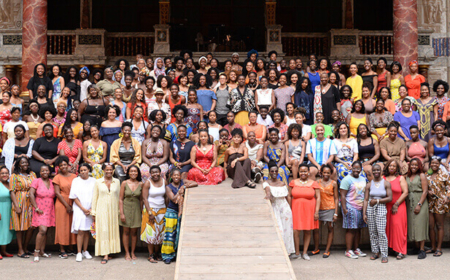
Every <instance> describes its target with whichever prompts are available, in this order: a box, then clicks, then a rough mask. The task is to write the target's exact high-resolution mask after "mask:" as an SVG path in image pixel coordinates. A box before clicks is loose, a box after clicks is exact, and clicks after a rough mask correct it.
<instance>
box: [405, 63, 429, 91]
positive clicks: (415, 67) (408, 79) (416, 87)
mask: <svg viewBox="0 0 450 280" xmlns="http://www.w3.org/2000/svg"><path fill="white" fill-rule="evenodd" d="M409 73H410V74H408V75H406V76H405V85H406V87H407V88H408V95H409V96H411V97H413V98H415V99H419V97H420V95H421V84H422V83H425V77H424V76H422V75H420V74H419V63H418V62H417V60H413V61H410V62H409Z"/></svg>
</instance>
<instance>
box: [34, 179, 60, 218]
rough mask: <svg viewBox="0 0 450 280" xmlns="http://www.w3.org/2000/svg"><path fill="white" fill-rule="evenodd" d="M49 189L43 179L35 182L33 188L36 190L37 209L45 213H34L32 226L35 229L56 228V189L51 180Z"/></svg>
mask: <svg viewBox="0 0 450 280" xmlns="http://www.w3.org/2000/svg"><path fill="white" fill-rule="evenodd" d="M49 185H50V186H49V188H47V186H46V185H45V183H44V181H42V179H41V178H39V179H37V180H34V181H33V183H31V187H32V188H33V189H35V190H36V192H35V198H36V205H37V207H38V208H39V209H40V210H42V211H43V212H44V213H42V214H38V213H37V212H36V209H34V211H33V219H32V222H31V225H32V226H33V227H39V226H46V227H54V226H55V225H56V216H55V204H54V203H53V199H54V198H55V196H56V194H55V188H54V187H53V183H52V180H51V179H50V180H49Z"/></svg>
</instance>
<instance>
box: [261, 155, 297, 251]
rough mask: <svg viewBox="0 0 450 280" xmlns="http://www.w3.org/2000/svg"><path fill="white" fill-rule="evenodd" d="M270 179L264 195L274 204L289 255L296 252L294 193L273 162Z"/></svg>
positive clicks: (273, 207)
mask: <svg viewBox="0 0 450 280" xmlns="http://www.w3.org/2000/svg"><path fill="white" fill-rule="evenodd" d="M269 176H270V179H269V180H267V181H264V183H263V188H264V190H265V192H266V196H265V197H264V198H265V199H267V200H270V202H271V204H272V209H273V213H274V214H275V218H276V219H277V222H278V228H279V230H280V232H281V235H282V237H283V241H284V246H285V248H286V252H287V253H288V255H289V256H291V255H292V254H294V253H295V245H294V238H293V237H294V236H293V234H294V232H293V221H292V210H291V205H292V193H291V192H290V190H291V188H288V186H286V185H285V184H284V183H283V182H281V181H280V180H278V178H277V177H278V166H277V164H276V163H274V162H271V164H270V167H269Z"/></svg>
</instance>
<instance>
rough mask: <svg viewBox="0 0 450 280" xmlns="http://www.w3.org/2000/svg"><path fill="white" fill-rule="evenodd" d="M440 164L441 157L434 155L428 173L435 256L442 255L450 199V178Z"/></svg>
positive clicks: (432, 244)
mask: <svg viewBox="0 0 450 280" xmlns="http://www.w3.org/2000/svg"><path fill="white" fill-rule="evenodd" d="M440 165H441V158H440V157H438V156H433V157H432V158H431V162H430V167H431V171H432V173H431V174H429V175H427V181H428V186H429V188H428V203H429V211H430V216H429V218H430V239H431V251H429V252H430V253H432V252H434V254H433V256H435V257H440V256H442V241H443V240H444V232H445V230H444V225H445V223H444V218H445V216H446V214H447V213H448V210H449V206H448V203H449V200H450V199H449V197H450V178H449V175H448V174H447V173H445V172H443V171H442V170H441V169H440ZM436 231H437V232H436ZM436 233H437V240H436ZM427 253H428V252H427Z"/></svg>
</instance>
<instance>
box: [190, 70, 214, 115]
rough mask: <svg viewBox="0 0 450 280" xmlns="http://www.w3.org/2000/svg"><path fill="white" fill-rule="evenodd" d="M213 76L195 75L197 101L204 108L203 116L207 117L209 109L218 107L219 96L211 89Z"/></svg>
mask: <svg viewBox="0 0 450 280" xmlns="http://www.w3.org/2000/svg"><path fill="white" fill-rule="evenodd" d="M211 84H212V81H211V77H210V76H207V75H205V74H197V75H196V76H195V77H194V86H195V87H196V88H197V103H198V104H200V106H202V108H203V118H204V119H205V117H206V115H208V113H209V111H213V110H214V109H215V108H216V103H217V97H216V95H215V94H214V91H212V90H211V89H210V87H211Z"/></svg>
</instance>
